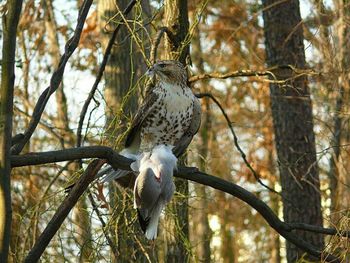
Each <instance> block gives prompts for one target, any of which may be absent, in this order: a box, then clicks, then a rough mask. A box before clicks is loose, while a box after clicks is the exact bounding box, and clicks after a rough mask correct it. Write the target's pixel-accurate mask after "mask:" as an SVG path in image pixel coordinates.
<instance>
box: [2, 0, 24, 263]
mask: <svg viewBox="0 0 350 263" xmlns="http://www.w3.org/2000/svg"><path fill="white" fill-rule="evenodd" d="M5 8H6V9H7V12H5V13H4V15H3V19H2V25H3V45H2V63H1V91H0V149H1V152H0V155H1V156H0V262H4V263H6V262H7V261H8V252H9V245H10V237H11V220H12V208H11V179H10V178H11V177H10V176H11V163H10V148H11V137H12V116H13V90H14V81H15V53H16V33H17V26H18V21H19V17H20V13H21V9H22V1H21V0H9V1H7V4H6V6H5Z"/></svg>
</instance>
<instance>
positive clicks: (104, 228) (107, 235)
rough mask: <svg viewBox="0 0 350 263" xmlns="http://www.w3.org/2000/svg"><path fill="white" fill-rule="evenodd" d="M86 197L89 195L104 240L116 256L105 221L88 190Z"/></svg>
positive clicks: (116, 256) (116, 250)
mask: <svg viewBox="0 0 350 263" xmlns="http://www.w3.org/2000/svg"><path fill="white" fill-rule="evenodd" d="M88 197H89V200H90V203H91V205H92V209H93V210H94V212H95V213H96V215H97V217H98V219H99V220H100V222H101V225H102V231H103V234H104V235H105V237H106V240H107V242H108V244H109V246H110V247H111V250H112V252H113V254H114V256H115V258H118V256H119V255H118V248H117V246H116V244H115V243H114V242H113V240H112V239H111V237H110V236H109V233H108V231H107V228H106V222H105V221H104V219H103V217H102V215H101V214H100V211H99V210H98V207H97V205H96V203H95V200H94V198H93V196H92V194H91V192H90V191H89V194H88Z"/></svg>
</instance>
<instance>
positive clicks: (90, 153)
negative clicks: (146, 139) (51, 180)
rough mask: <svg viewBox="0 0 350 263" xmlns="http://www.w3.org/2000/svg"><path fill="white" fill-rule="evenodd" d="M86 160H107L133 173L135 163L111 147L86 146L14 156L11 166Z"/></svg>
mask: <svg viewBox="0 0 350 263" xmlns="http://www.w3.org/2000/svg"><path fill="white" fill-rule="evenodd" d="M86 158H100V159H106V160H107V161H108V163H110V164H111V166H112V167H113V168H114V169H123V170H128V171H131V169H130V164H131V163H132V162H133V161H132V160H130V159H128V158H125V157H124V156H122V155H119V154H118V153H117V152H115V151H113V150H112V149H111V148H109V147H106V146H86V147H79V148H71V149H65V150H59V151H49V152H40V153H29V154H24V155H12V156H11V166H12V167H22V166H28V165H38V164H48V163H56V162H65V161H73V160H79V159H86Z"/></svg>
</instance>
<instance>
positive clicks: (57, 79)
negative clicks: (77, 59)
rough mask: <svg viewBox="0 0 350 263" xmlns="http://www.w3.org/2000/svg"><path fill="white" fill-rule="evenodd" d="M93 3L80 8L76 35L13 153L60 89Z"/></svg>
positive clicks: (22, 142) (30, 135)
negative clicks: (52, 96) (67, 65)
mask: <svg viewBox="0 0 350 263" xmlns="http://www.w3.org/2000/svg"><path fill="white" fill-rule="evenodd" d="M91 4H92V0H85V1H84V2H83V3H82V5H81V7H80V9H79V16H78V19H77V26H76V28H75V30H74V35H73V37H72V38H70V39H69V40H68V41H67V43H66V46H65V50H64V53H63V55H62V56H61V59H60V63H59V65H58V68H57V69H56V70H55V71H54V73H53V75H52V77H51V80H50V86H49V87H48V88H46V89H45V90H44V92H43V93H42V94H41V95H40V97H39V99H38V101H37V103H36V105H35V108H34V111H33V117H32V119H31V120H30V123H29V126H28V128H27V130H26V131H25V132H24V136H23V138H22V139H21V140H20V141H19V142H18V143H17V144H15V145H13V146H12V148H11V154H19V153H20V152H21V151H22V150H23V148H24V146H25V145H26V144H27V142H28V141H29V140H30V138H31V137H32V135H33V133H34V131H35V129H36V127H37V125H38V123H39V121H40V119H41V115H42V113H43V112H44V109H45V107H46V104H47V102H48V101H49V99H50V97H51V95H52V94H53V93H54V92H55V91H56V90H57V89H58V87H59V86H60V84H61V82H62V78H63V73H64V70H65V67H66V64H67V62H68V60H69V58H70V56H71V55H72V54H73V52H74V50H75V49H76V48H77V46H78V44H79V40H80V35H81V32H82V30H83V27H84V24H85V20H86V17H87V14H88V12H89V9H90V6H91Z"/></svg>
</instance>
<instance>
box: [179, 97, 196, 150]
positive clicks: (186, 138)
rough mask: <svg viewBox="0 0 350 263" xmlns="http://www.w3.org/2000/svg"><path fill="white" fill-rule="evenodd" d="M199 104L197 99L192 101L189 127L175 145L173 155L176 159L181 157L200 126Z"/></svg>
mask: <svg viewBox="0 0 350 263" xmlns="http://www.w3.org/2000/svg"><path fill="white" fill-rule="evenodd" d="M201 114H202V109H201V104H200V102H199V100H198V99H197V98H194V101H193V115H192V119H191V123H190V127H188V129H187V130H186V132H185V133H184V135H182V137H181V138H180V139H179V140H178V141H177V142H176V143H175V148H174V149H173V153H174V154H175V156H176V157H179V156H181V155H182V154H183V153H184V152H185V151H186V149H187V147H188V145H189V144H190V143H191V141H192V138H193V136H194V135H195V134H196V133H197V132H198V130H199V127H200V125H201Z"/></svg>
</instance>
